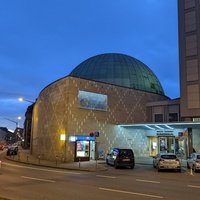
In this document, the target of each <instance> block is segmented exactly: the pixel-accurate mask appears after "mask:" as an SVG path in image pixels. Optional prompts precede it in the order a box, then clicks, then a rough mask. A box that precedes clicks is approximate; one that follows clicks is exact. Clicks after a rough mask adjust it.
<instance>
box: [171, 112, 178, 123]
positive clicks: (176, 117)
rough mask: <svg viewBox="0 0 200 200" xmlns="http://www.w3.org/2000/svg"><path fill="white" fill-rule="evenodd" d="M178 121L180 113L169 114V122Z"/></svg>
mask: <svg viewBox="0 0 200 200" xmlns="http://www.w3.org/2000/svg"><path fill="white" fill-rule="evenodd" d="M177 121H179V120H178V113H169V122H177Z"/></svg>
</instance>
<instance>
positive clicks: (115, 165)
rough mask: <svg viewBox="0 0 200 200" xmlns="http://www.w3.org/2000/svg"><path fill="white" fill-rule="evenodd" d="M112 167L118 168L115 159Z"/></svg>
mask: <svg viewBox="0 0 200 200" xmlns="http://www.w3.org/2000/svg"><path fill="white" fill-rule="evenodd" d="M114 167H115V169H117V168H118V165H117V162H116V161H115V163H114Z"/></svg>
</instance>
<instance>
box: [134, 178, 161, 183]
mask: <svg viewBox="0 0 200 200" xmlns="http://www.w3.org/2000/svg"><path fill="white" fill-rule="evenodd" d="M136 181H140V182H146V183H157V184H158V183H160V182H159V181H149V180H143V179H136Z"/></svg>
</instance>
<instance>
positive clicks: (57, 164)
mask: <svg viewBox="0 0 200 200" xmlns="http://www.w3.org/2000/svg"><path fill="white" fill-rule="evenodd" d="M57 165H58V156H56V167H57Z"/></svg>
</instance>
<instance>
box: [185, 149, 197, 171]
mask: <svg viewBox="0 0 200 200" xmlns="http://www.w3.org/2000/svg"><path fill="white" fill-rule="evenodd" d="M187 168H188V169H190V168H192V169H193V170H194V172H196V171H199V170H200V153H192V154H191V155H190V156H189V157H188V159H187Z"/></svg>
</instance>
